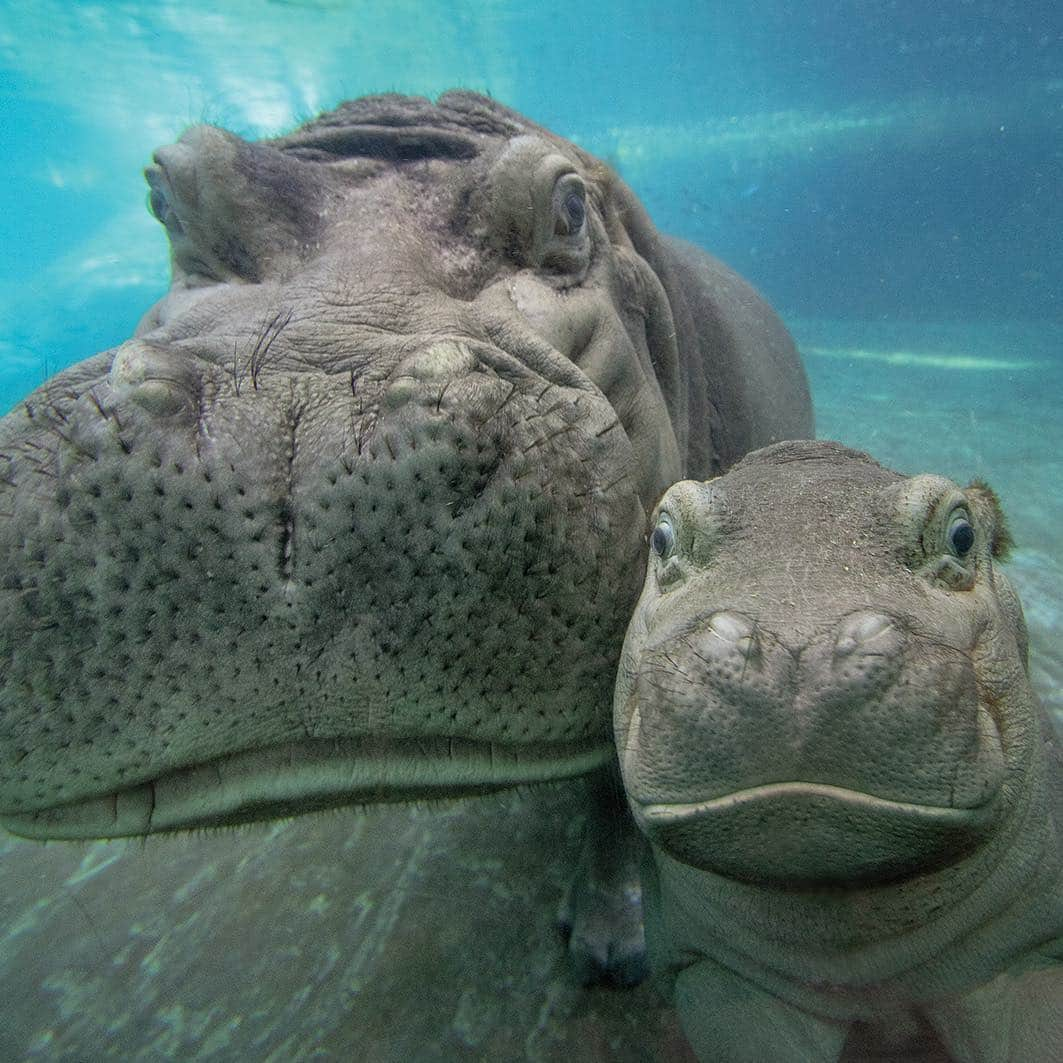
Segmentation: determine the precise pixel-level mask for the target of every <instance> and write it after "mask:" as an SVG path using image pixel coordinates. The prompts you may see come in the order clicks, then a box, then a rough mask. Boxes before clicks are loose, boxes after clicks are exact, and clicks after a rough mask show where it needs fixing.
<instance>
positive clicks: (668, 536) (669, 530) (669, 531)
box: [650, 513, 675, 558]
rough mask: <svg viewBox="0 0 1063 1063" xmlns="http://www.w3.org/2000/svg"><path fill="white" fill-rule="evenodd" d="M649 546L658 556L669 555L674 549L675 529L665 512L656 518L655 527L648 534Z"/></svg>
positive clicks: (664, 556)
mask: <svg viewBox="0 0 1063 1063" xmlns="http://www.w3.org/2000/svg"><path fill="white" fill-rule="evenodd" d="M650 548H651V549H652V550H653V552H654V553H655V554H656V555H657V556H658V557H660V558H666V557H670V556H671V555H672V553H673V552H674V550H675V529H674V528H673V527H672V522H671V521H670V520H669V519H668V516H667V514H664V513H662V514H661V515H660V517H658V518H657V527H656V528H654V529H653V534H651V535H650Z"/></svg>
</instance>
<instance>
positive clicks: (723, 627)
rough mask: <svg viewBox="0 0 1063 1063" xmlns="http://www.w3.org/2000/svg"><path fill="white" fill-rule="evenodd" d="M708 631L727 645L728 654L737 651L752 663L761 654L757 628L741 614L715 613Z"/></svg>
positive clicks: (724, 611)
mask: <svg viewBox="0 0 1063 1063" xmlns="http://www.w3.org/2000/svg"><path fill="white" fill-rule="evenodd" d="M708 631H709V634H710V635H714V636H715V637H716V638H718V639H719V640H720V641H721V642H723V643H725V644H726V651H727V652H734V651H737V652H738V653H740V654H741V655H742V656H743V657H744V658H745V659H746V660H747V661H752V660H753V659H754V658H756V657H757V655H758V654H759V653H760V642H759V640H758V639H757V631H756V627H755V626H754V625H753V623H752V622H751V621H749V620H747V619H746V618H745V617H744V616H742V615H741V614H739V613H732V612H728V611H727V610H721V611H720V612H718V613H713V614H712V617H711V619H710V620H709V624H708Z"/></svg>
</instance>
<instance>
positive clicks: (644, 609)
mask: <svg viewBox="0 0 1063 1063" xmlns="http://www.w3.org/2000/svg"><path fill="white" fill-rule="evenodd" d="M1007 545H1008V536H1007V532H1006V529H1005V525H1004V522H1003V517H1002V516H1001V513H1000V509H999V506H998V504H997V500H996V498H995V496H994V495H993V493H992V492H991V491H990V490H989V489H988V488H987V487H985V485H983V484H979V483H975V484H972V485H971V486H969V487H967V488H964V489H961V488H959V487H957V486H956V484H954V483H952V482H950V481H949V480H946V479H944V478H942V477H939V476H928V475H924V476H915V477H911V478H906V477H903V476H900V475H898V474H897V473H894V472H891V471H889V470H888V469H885V468H883V467H882V466H880V465H878V464H876V463H875V462H873V461H872V460H871V459H870V458H869V457H868V456H867V455H866V454H861V453H857V452H855V451H851V450H847V449H845V448H843V447H841V446H838V445H837V444H834V443H810V442H806V443H784V444H780V445H777V446H772V447H768V448H765V449H764V450H761V451H758V452H757V453H755V454H752V455H750V456H749V457H747V458H745V459H744V460H743V461H741V462H740V463H739V464H738V465H737V466H736V467H735V468H734V469H732V471H731V472H730V473H728V474H727V475H726V476H723V477H721V478H719V479H716V480H714V481H712V482H709V483H692V482H686V483H680V484H677V485H675V486H673V487H672V488H671V489H670V490H669V491H668V492H667V493H666V494H665V495H664V498H663V499H662V500H661V502H660V505H659V507H658V510H657V514H656V516H655V527H654V531H653V533H652V537H651V564H650V568H649V572H648V574H647V577H646V584H645V589H644V591H643V595H642V598H641V599H640V602H639V605H638V607H637V609H636V611H635V614H634V617H633V619H632V622H631V626H630V629H629V631H628V635H627V640H626V642H625V644H624V651H623V657H622V663H621V668H620V672H619V677H618V680H617V688H616V701H615V724H616V734H617V741H618V748H619V753H620V761H621V768H622V772H623V778H624V784H625V787H626V789H627V793H628V796H629V799H630V803H631V806H632V809H633V811H634V813H635V818H636V821H637V822H638V823H639V825H640V826H641V827H642V829H643V830H644V831H645V833H646V834H647V836H648V837H649V838H650V840H651V841H652V843H653V848H654V860H653V861H652V863H653V865H654V866H652V867H648V868H647V883H646V895H645V900H646V911H647V938H648V943H649V948H650V958H651V961H652V962H655V964H656V965H657V967H658V970H659V972H660V975H661V977H662V980H663V982H664V985H665V987H666V990H667V991H668V992H670V993H673V994H674V998H675V1001H676V1005H677V1007H678V1009H679V1013H680V1017H681V1019H682V1021H683V1025H684V1028H685V1029H686V1031H687V1034H688V1036H689V1037H690V1040H691V1042H692V1043H693V1045H694V1047H695V1048H696V1049H697V1051H698V1054H699V1057H700V1058H703V1059H706V1060H713V1061H717V1060H719V1061H730V1060H751V1061H752V1060H757V1061H759V1060H766V1059H771V1060H781V1061H785V1060H795V1061H796V1060H801V1061H803V1063H811V1061H816V1060H823V1061H829V1060H835V1059H837V1058H838V1057H839V1055H840V1054H843V1051H846V1052H848V1053H849V1054H850V1055H852V1056H856V1057H859V1058H866V1056H865V1055H864V1054H863V1053H866V1052H867V1051H870V1050H872V1048H873V1047H874V1046H875V1045H876V1044H877V1046H878V1048H879V1049H885V1050H886V1051H887V1052H893V1053H895V1054H894V1055H891V1056H890V1057H889V1058H901V1056H900V1055H897V1054H896V1053H898V1052H902V1053H904V1055H903V1058H905V1059H910V1058H923V1057H922V1056H918V1057H914V1056H912V1055H910V1054H908V1053H910V1052H911V1051H912V1050H913V1049H916V1048H917V1046H918V1047H920V1048H922V1049H925V1050H927V1051H931V1052H936V1053H937V1054H936V1055H934V1056H933V1058H940V1055H941V1054H942V1053H947V1054H948V1057H949V1058H952V1059H956V1060H964V1061H985V1063H1004V1061H1009V1063H1052V1061H1055V1060H1059V1059H1063V770H1061V766H1060V762H1059V748H1058V740H1057V739H1056V738H1055V736H1054V733H1053V729H1052V725H1051V723H1050V721H1049V720H1048V718H1047V716H1046V715H1045V713H1044V712H1043V710H1042V709H1041V707H1040V705H1039V703H1038V701H1037V698H1036V696H1035V695H1034V693H1033V691H1032V689H1031V687H1030V683H1029V678H1028V675H1027V669H1026V652H1027V644H1026V629H1025V625H1024V622H1023V615H1022V608H1021V606H1020V604H1019V601H1018V599H1017V597H1016V595H1015V593H1014V591H1013V590H1012V589H1011V586H1010V585H1009V583H1008V580H1007V578H1006V577H1005V576H1004V575H1003V573H1002V572H1001V571H1000V569H999V568H998V567H997V565H996V561H997V559H999V558H1000V557H1001V556H1002V554H1003V553H1004V551H1005V550H1006V548H1007Z"/></svg>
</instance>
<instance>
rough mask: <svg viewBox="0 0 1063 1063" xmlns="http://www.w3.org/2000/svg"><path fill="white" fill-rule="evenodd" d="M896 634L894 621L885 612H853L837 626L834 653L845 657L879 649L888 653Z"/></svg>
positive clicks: (836, 655)
mask: <svg viewBox="0 0 1063 1063" xmlns="http://www.w3.org/2000/svg"><path fill="white" fill-rule="evenodd" d="M897 634H898V633H897V625H896V622H895V621H894V619H893V618H892V617H890V616H886V614H885V613H872V612H864V611H861V612H859V613H853V614H852V615H851V616H847V617H846V618H845V619H844V620H843V621H842V622H841V624H839V626H838V636H837V639H836V641H835V643H834V655H835V657H847V656H849V655H850V654H853V653H857V652H861V653H874V652H876V651H879V650H881V652H882V653H884V654H885V653H889V652H890V649H891V648H892V644H893V643H894V642H895V641H896V639H897Z"/></svg>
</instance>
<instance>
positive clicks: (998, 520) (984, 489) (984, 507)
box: [964, 480, 1015, 561]
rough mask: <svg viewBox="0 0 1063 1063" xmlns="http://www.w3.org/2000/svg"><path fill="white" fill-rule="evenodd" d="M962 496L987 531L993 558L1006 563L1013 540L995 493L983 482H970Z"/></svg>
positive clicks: (1013, 543)
mask: <svg viewBox="0 0 1063 1063" xmlns="http://www.w3.org/2000/svg"><path fill="white" fill-rule="evenodd" d="M964 494H966V495H967V497H968V498H969V499H970V501H971V504H972V505H973V506H974V507H975V509H976V510H977V512H978V516H979V517H980V518H981V521H982V523H983V524H984V525H985V527H986V528H988V529H989V546H990V549H991V550H992V553H993V556H994V557H995V558H997V559H999V560H1000V561H1006V560H1007V558H1008V554H1009V553H1010V552H1011V548H1012V547H1013V546H1014V545H1015V540H1014V539H1012V537H1011V530H1010V529H1009V528H1008V521H1007V518H1006V517H1005V516H1004V510H1003V508H1002V507H1001V505H1000V499H999V498H998V497H997V493H996V491H994V490H993V488H992V487H990V486H989V484H987V483H986V482H985V480H972V481H971V482H970V483H969V484H968V485H967V486H966V487H965V488H964Z"/></svg>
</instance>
